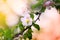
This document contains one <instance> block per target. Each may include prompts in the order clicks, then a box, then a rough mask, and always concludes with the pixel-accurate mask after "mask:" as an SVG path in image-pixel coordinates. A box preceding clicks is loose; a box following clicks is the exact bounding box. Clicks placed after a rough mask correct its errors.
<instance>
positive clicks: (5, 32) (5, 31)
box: [0, 0, 60, 40]
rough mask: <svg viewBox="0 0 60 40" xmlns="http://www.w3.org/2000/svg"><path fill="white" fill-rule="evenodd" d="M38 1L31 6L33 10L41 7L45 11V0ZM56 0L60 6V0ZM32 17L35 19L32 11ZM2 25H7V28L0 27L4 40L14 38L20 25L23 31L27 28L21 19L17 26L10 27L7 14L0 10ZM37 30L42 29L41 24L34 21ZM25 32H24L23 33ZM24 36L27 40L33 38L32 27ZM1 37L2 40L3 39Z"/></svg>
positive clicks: (0, 34) (0, 35)
mask: <svg viewBox="0 0 60 40" xmlns="http://www.w3.org/2000/svg"><path fill="white" fill-rule="evenodd" d="M37 1H38V3H36V4H34V5H32V6H31V8H32V10H35V9H39V10H40V9H41V10H40V11H41V12H43V11H44V9H45V8H44V7H43V3H44V0H37ZM53 1H54V2H55V4H59V5H55V7H57V8H60V0H53ZM30 17H31V18H32V19H34V14H33V13H31V14H30ZM0 25H2V26H3V28H4V27H5V28H6V29H0V38H1V39H2V36H3V37H4V39H3V40H13V38H12V37H13V36H14V35H15V34H16V32H15V30H16V29H17V28H18V27H19V28H20V30H21V31H23V30H24V29H25V26H23V25H22V22H21V21H20V22H19V23H18V24H17V26H14V27H12V28H8V27H7V25H6V23H5V15H3V13H1V12H0ZM32 25H33V26H34V27H35V28H36V29H37V30H40V26H39V25H38V24H35V23H33V24H32ZM22 34H23V33H22ZM23 38H24V39H25V40H26V38H29V39H32V29H31V28H29V29H28V30H27V32H26V33H24V34H23ZM1 39H0V40H1Z"/></svg>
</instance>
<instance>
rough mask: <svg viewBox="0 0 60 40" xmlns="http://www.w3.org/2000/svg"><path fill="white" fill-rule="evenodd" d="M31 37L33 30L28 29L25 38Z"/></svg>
mask: <svg viewBox="0 0 60 40" xmlns="http://www.w3.org/2000/svg"><path fill="white" fill-rule="evenodd" d="M26 38H29V39H32V30H31V29H28V31H27V32H26V33H25V34H24V39H26Z"/></svg>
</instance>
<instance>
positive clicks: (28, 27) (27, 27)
mask: <svg viewBox="0 0 60 40" xmlns="http://www.w3.org/2000/svg"><path fill="white" fill-rule="evenodd" d="M38 13H39V12H38ZM40 15H41V13H39V14H38V18H37V19H36V20H35V21H34V23H35V22H36V21H37V20H39V17H40ZM31 26H32V25H30V26H28V27H27V28H25V29H24V30H22V31H21V32H20V33H18V34H16V35H14V37H13V39H14V38H16V37H18V36H19V35H22V34H23V32H24V31H26V30H27V29H29V28H31Z"/></svg>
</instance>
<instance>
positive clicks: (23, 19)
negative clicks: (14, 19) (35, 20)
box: [21, 15, 32, 26]
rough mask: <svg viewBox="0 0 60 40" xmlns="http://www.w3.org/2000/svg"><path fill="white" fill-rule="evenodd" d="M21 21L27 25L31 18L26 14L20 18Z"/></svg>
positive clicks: (30, 22) (29, 23)
mask: <svg viewBox="0 0 60 40" xmlns="http://www.w3.org/2000/svg"><path fill="white" fill-rule="evenodd" d="M21 21H22V24H23V25H24V26H29V25H31V24H32V18H30V17H29V16H28V15H26V16H24V17H23V18H21Z"/></svg>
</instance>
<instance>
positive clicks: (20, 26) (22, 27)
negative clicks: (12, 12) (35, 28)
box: [18, 22, 24, 31]
mask: <svg viewBox="0 0 60 40" xmlns="http://www.w3.org/2000/svg"><path fill="white" fill-rule="evenodd" d="M18 26H19V28H20V30H21V31H22V30H24V26H23V25H22V22H19V25H18Z"/></svg>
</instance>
